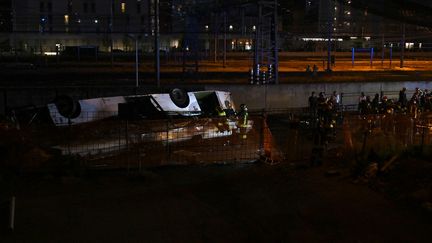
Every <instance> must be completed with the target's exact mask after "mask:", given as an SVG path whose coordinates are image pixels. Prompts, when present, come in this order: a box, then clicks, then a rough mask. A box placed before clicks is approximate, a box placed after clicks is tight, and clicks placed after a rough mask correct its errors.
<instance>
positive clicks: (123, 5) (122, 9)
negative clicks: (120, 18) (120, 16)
mask: <svg viewBox="0 0 432 243" xmlns="http://www.w3.org/2000/svg"><path fill="white" fill-rule="evenodd" d="M120 7H121V12H122V13H125V12H126V3H125V2H122V3H121V4H120Z"/></svg>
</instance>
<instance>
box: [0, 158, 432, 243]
mask: <svg viewBox="0 0 432 243" xmlns="http://www.w3.org/2000/svg"><path fill="white" fill-rule="evenodd" d="M331 167H332V165H331V164H329V163H328V162H327V163H326V164H325V165H324V166H321V167H313V168H304V167H298V166H295V165H294V164H279V165H276V166H270V165H267V164H240V165H208V166H184V167H164V168H157V169H149V170H146V171H145V172H143V173H141V174H137V173H132V174H127V173H126V172H119V171H116V172H107V171H104V172H103V173H100V172H99V173H87V174H85V175H83V176H81V177H47V176H37V177H31V178H30V177H27V179H26V180H25V181H21V182H19V183H18V184H17V191H18V192H17V205H16V225H15V227H16V228H15V231H14V232H9V231H5V230H4V229H2V230H1V231H0V242H355V243H358V242H432V234H431V233H430V232H432V220H431V217H430V216H431V214H427V213H425V212H423V211H417V210H415V209H413V208H411V207H409V206H407V205H405V204H400V203H395V201H393V200H389V199H388V197H386V196H384V194H380V193H377V192H376V191H374V190H371V189H370V188H368V187H367V186H366V185H360V184H354V183H352V179H351V178H350V177H349V176H348V175H346V174H345V173H342V174H341V175H339V176H326V173H325V172H326V171H328V170H329V168H331Z"/></svg>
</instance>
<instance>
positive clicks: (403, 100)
mask: <svg viewBox="0 0 432 243" xmlns="http://www.w3.org/2000/svg"><path fill="white" fill-rule="evenodd" d="M398 102H399V104H400V106H401V108H406V106H407V104H408V99H407V96H406V88H405V87H403V88H402V90H401V91H399V99H398Z"/></svg>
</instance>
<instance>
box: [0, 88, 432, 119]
mask: <svg viewBox="0 0 432 243" xmlns="http://www.w3.org/2000/svg"><path fill="white" fill-rule="evenodd" d="M181 87H182V88H185V89H186V90H203V89H205V90H223V91H230V92H231V93H232V95H233V99H234V101H235V104H236V106H237V107H238V106H239V105H240V104H242V103H244V104H247V105H248V107H249V109H252V110H262V109H265V108H266V109H286V108H296V107H306V106H307V105H308V104H307V99H308V97H309V95H310V94H311V92H312V91H315V93H316V94H318V93H319V92H325V93H326V94H327V95H330V94H331V93H332V92H333V91H334V90H335V91H337V92H338V93H341V92H342V93H344V97H343V104H346V105H350V104H357V102H358V97H359V94H360V92H362V91H363V92H365V94H366V95H370V96H371V97H372V98H373V96H374V94H375V93H379V92H380V91H383V92H384V95H386V96H387V97H389V98H397V97H398V93H399V90H400V89H402V87H406V88H407V90H408V92H407V97H408V98H410V97H411V94H412V92H413V90H414V89H415V88H416V87H419V88H421V89H426V88H427V89H429V90H431V89H432V82H431V81H424V82H386V83H379V82H371V83H313V84H281V85H267V86H265V85H225V84H224V85H222V84H221V85H205V86H196V85H183V86H181ZM0 90H1V91H2V92H0V114H4V111H5V107H6V106H8V107H20V106H31V105H32V106H41V105H45V104H47V103H49V102H52V100H53V99H54V98H55V96H56V95H57V94H65V95H70V96H72V97H74V98H76V99H86V98H94V97H103V96H105V97H108V96H117V95H132V94H135V91H136V90H135V89H134V88H133V87H123V88H119V87H100V88H97V87H81V88H80V87H70V88H67V87H63V88H43V87H41V88H37V89H35V88H8V89H0ZM166 90H168V88H167V89H166ZM138 93H157V91H156V89H155V87H150V86H149V87H145V86H144V87H140V89H139V91H138Z"/></svg>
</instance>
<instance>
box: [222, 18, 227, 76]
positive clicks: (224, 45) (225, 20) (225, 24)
mask: <svg viewBox="0 0 432 243" xmlns="http://www.w3.org/2000/svg"><path fill="white" fill-rule="evenodd" d="M226 26H227V14H226V12H224V27H223V28H224V44H223V67H224V68H225V67H226V52H227V43H226V42H227V33H226V32H227V27H226Z"/></svg>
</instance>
